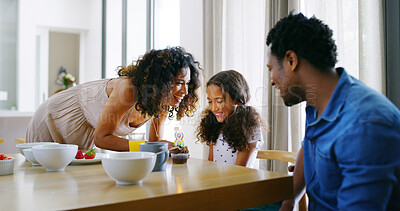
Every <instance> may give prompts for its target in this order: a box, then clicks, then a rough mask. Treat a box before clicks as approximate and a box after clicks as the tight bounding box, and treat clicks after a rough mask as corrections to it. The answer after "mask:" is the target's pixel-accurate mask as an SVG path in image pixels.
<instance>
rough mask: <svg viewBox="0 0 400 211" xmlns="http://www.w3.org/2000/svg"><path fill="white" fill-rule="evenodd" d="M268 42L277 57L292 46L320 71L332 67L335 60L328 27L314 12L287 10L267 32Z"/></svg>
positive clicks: (334, 48) (298, 54) (279, 59)
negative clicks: (284, 15)
mask: <svg viewBox="0 0 400 211" xmlns="http://www.w3.org/2000/svg"><path fill="white" fill-rule="evenodd" d="M270 44H271V52H272V54H273V55H275V56H276V57H277V59H278V61H282V60H283V58H284V56H285V54H286V52H287V51H288V50H292V51H294V52H295V53H296V54H297V56H299V57H301V58H303V59H306V60H307V61H308V62H309V63H311V64H312V65H314V67H316V68H318V69H320V70H322V71H324V70H327V69H331V68H333V67H335V64H336V62H337V59H336V56H337V53H336V45H335V41H334V40H333V39H332V30H331V29H330V28H329V27H328V26H327V25H325V24H324V23H322V21H321V20H319V19H317V18H316V17H314V16H313V17H311V18H307V17H305V16H304V15H303V14H302V13H299V14H296V15H293V14H292V13H290V14H289V15H288V16H286V17H284V18H282V19H281V20H279V21H278V22H277V23H276V25H275V26H274V27H273V28H272V29H271V30H270V32H269V33H268V37H267V45H270Z"/></svg>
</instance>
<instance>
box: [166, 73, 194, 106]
mask: <svg viewBox="0 0 400 211" xmlns="http://www.w3.org/2000/svg"><path fill="white" fill-rule="evenodd" d="M189 83H190V69H189V67H184V68H182V69H181V71H179V74H178V75H177V76H176V77H175V79H174V82H173V87H172V92H171V99H170V100H169V106H171V107H174V108H176V107H178V106H179V103H181V101H182V99H183V97H185V96H186V95H187V94H188V90H189V87H188V86H189Z"/></svg>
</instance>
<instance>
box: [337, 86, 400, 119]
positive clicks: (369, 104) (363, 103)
mask: <svg viewBox="0 0 400 211" xmlns="http://www.w3.org/2000/svg"><path fill="white" fill-rule="evenodd" d="M342 111H343V112H345V114H348V115H352V116H353V118H354V119H355V120H356V121H358V122H360V121H361V122H365V121H384V122H388V123H389V122H390V123H394V122H397V123H399V119H400V112H399V110H398V109H397V108H396V106H395V105H393V103H392V102H390V100H389V99H387V98H386V97H385V96H383V95H382V94H380V93H379V92H377V91H375V90H373V89H372V88H370V87H367V86H365V85H364V84H361V83H354V84H352V85H351V87H350V89H349V91H348V95H347V97H346V100H345V103H344V107H343V110H342Z"/></svg>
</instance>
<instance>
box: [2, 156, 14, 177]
mask: <svg viewBox="0 0 400 211" xmlns="http://www.w3.org/2000/svg"><path fill="white" fill-rule="evenodd" d="M10 158H11V160H0V175H7V174H12V173H13V172H14V160H15V159H14V158H13V157H10Z"/></svg>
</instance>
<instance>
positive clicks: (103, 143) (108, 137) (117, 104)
mask: <svg viewBox="0 0 400 211" xmlns="http://www.w3.org/2000/svg"><path fill="white" fill-rule="evenodd" d="M133 105H134V90H133V88H132V86H131V84H130V80H121V81H120V82H118V84H117V85H115V86H114V88H113V90H112V92H111V94H110V96H109V98H108V101H107V103H106V105H105V106H104V109H103V111H102V112H101V115H100V118H99V122H98V123H97V127H96V129H95V131H94V137H93V139H94V143H95V145H96V146H97V147H100V148H103V149H110V150H116V151H128V150H129V143H128V140H127V139H123V138H119V137H117V136H114V135H113V133H114V132H115V131H116V130H117V128H118V126H119V124H120V122H121V120H122V118H123V117H124V115H125V114H126V112H128V111H129V109H130V108H131V107H132V106H133Z"/></svg>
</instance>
